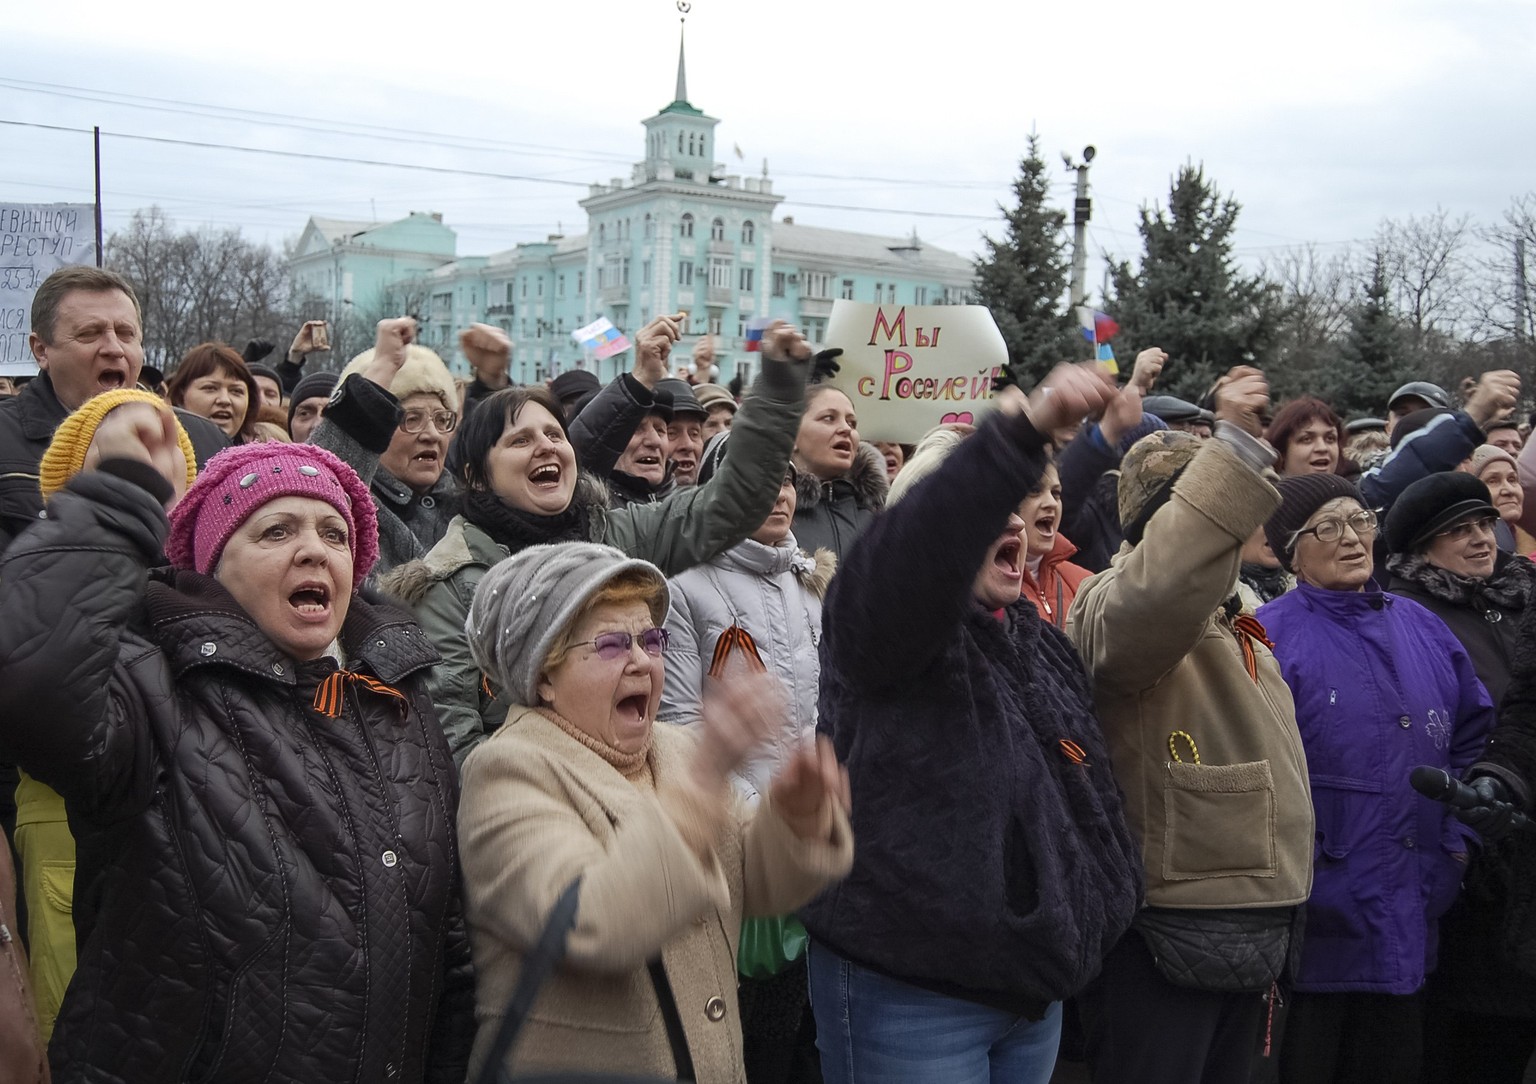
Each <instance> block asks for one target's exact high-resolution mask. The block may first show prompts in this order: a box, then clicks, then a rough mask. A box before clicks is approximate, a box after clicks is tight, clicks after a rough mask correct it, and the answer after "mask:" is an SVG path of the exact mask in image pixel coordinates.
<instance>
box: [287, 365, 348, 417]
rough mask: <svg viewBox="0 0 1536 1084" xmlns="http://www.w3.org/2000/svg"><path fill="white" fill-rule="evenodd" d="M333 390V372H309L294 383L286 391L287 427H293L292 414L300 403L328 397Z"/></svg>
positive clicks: (334, 382)
mask: <svg viewBox="0 0 1536 1084" xmlns="http://www.w3.org/2000/svg"><path fill="white" fill-rule="evenodd" d="M335 390H336V374H335V373H310V374H309V375H308V376H306V377H305V378H304V379H302V380H300V381H299V382H298V383H297V384H295V385H294V386H293V391H291V392H289V393H288V428H289V429H292V428H293V416H294V415H295V414H297V413H298V412H299V404H300V403H302V402H303V401H304V400H306V399H329V398H330V397H331V393H332V392H333V391H335Z"/></svg>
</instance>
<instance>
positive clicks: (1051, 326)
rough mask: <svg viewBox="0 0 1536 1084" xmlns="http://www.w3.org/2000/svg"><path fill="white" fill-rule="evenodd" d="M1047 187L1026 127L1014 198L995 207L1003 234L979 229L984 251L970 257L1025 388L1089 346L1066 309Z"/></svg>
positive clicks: (1036, 142)
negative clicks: (985, 234)
mask: <svg viewBox="0 0 1536 1084" xmlns="http://www.w3.org/2000/svg"><path fill="white" fill-rule="evenodd" d="M1050 187H1051V186H1050V178H1049V176H1048V175H1047V173H1046V164H1045V161H1044V160H1043V159H1042V158H1041V157H1040V139H1039V137H1038V136H1033V135H1032V136H1030V137H1029V153H1028V154H1027V155H1026V156H1025V157H1024V160H1023V161H1022V162H1020V163H1019V176H1018V179H1017V180H1015V181H1014V182H1013V195H1014V199H1015V200H1016V201H1017V206H1015V207H1014V208H1013V209H1012V210H1008V209H1007V208H1000V210H1002V211H1003V213H1004V215H1005V216H1006V218H1007V226H1006V227H1005V228H1004V231H1003V239H1002V240H1001V241H994V240H993V239H992V238H990V237H984V238H983V239H982V240H983V242H984V243H985V244H986V248H987V253H986V257H985V258H984V259H982V260H978V261H977V264H976V283H977V285H976V294H977V296H978V298H979V299H980V301H981V303H982V304H983V305H986V306H987V307H988V308H989V309H991V310H992V317H993V319H995V320H996V321H997V326H998V329H999V330H1000V331H1001V332H1002V333H1003V342H1004V343H1006V344H1007V346H1008V361H1009V364H1010V365H1012V366H1013V368H1014V370H1015V371H1016V372H1017V373H1018V374H1019V378H1020V381H1021V383H1023V385H1024V387H1026V388H1028V387H1029V386H1030V385H1031V384H1033V383H1034V382H1035V381H1038V380H1039V379H1040V378H1041V377H1043V376H1045V374H1046V373H1048V372H1049V371H1050V370H1051V367H1052V366H1054V365H1056V364H1057V363H1058V362H1062V361H1073V360H1080V359H1082V358H1085V357H1087V356H1088V354H1089V352H1090V351H1089V350H1088V349H1087V344H1086V343H1085V342H1084V341H1083V338H1082V336H1081V335H1080V334H1079V333H1078V331H1077V324H1076V321H1075V320H1074V319H1073V318H1072V316H1071V314H1069V313H1068V312H1067V311H1066V292H1067V283H1068V278H1069V275H1070V260H1069V259H1068V256H1067V239H1066V224H1067V216H1066V212H1065V211H1060V210H1057V209H1056V208H1054V207H1050V206H1048V205H1047V203H1046V198H1047V197H1048V196H1049V195H1050Z"/></svg>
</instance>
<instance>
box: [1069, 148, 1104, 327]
mask: <svg viewBox="0 0 1536 1084" xmlns="http://www.w3.org/2000/svg"><path fill="white" fill-rule="evenodd" d="M1096 153H1097V152H1096V151H1095V150H1094V149H1093V146H1092V144H1090V145H1088V146H1086V147H1084V148H1083V160H1082V161H1081V162H1074V161H1073V160H1072V156H1071V155H1070V154H1067V153H1066V152H1065V151H1063V152H1062V155H1061V160H1062V161H1063V162H1065V163H1066V164H1067V168H1068V169H1070V170H1075V171H1076V172H1077V198H1076V199H1075V200H1073V201H1072V278H1071V285H1070V287H1069V297H1070V299H1071V306H1072V314H1073V316H1074V318H1075V317H1076V314H1077V310H1078V307H1079V306H1081V305H1082V304H1083V301H1084V299H1085V298H1086V297H1087V292H1088V281H1087V280H1088V219H1089V217H1090V216H1091V214H1092V213H1093V201H1092V200H1091V199H1089V198H1088V163H1089V162H1092V161H1093V156H1094V155H1095V154H1096Z"/></svg>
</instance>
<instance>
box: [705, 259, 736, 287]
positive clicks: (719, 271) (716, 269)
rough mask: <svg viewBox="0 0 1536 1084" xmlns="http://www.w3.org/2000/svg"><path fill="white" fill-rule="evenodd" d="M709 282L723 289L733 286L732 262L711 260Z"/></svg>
mask: <svg viewBox="0 0 1536 1084" xmlns="http://www.w3.org/2000/svg"><path fill="white" fill-rule="evenodd" d="M709 284H710V286H713V287H718V288H719V289H722V290H729V289H730V288H731V263H730V261H729V260H710V261H709Z"/></svg>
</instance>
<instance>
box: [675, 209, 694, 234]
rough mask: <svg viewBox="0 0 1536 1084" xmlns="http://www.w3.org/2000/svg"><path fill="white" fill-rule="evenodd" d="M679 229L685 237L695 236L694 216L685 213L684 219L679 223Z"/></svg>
mask: <svg viewBox="0 0 1536 1084" xmlns="http://www.w3.org/2000/svg"><path fill="white" fill-rule="evenodd" d="M677 230H678V233H679V234H681V235H682V236H684V237H692V236H693V216H692V215H689V214H685V215H683V218H682V221H681V222H679V223H678V227H677Z"/></svg>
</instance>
